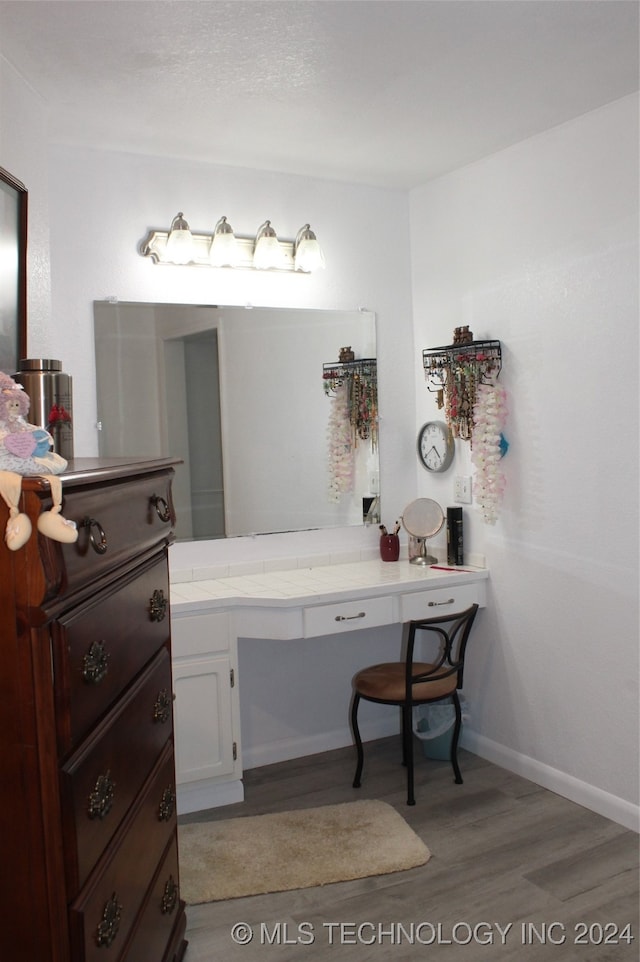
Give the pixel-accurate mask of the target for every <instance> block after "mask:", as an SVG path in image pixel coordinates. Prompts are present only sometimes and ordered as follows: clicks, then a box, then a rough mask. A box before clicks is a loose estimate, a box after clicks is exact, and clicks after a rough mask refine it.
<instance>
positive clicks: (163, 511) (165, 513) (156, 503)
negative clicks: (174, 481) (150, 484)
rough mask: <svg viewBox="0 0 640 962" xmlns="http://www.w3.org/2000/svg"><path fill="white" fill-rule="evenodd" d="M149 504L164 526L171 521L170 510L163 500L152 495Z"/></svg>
mask: <svg viewBox="0 0 640 962" xmlns="http://www.w3.org/2000/svg"><path fill="white" fill-rule="evenodd" d="M151 504H152V505H153V507H154V508H155V509H156V514H157V515H158V517H159V518H160V520H161V521H164V522H165V524H167V523H168V522H169V521H171V510H170V508H169V505H168V504H167V502H166V501H165V500H164V498H161V497H159V496H158V495H157V494H152V495H151Z"/></svg>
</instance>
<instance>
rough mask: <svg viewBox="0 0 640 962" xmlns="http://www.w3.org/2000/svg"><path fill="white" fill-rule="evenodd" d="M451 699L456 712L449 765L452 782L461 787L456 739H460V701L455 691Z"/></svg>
mask: <svg viewBox="0 0 640 962" xmlns="http://www.w3.org/2000/svg"><path fill="white" fill-rule="evenodd" d="M451 698H452V701H453V706H454V708H455V712H456V720H455V724H454V726H453V737H452V738H451V764H452V766H453V774H454V775H455V778H454V781H455V783H456V785H462V775H461V773H460V766H459V765H458V739H459V738H460V729H461V728H462V710H461V708H460V699H459V698H458V692H457V691H454V692H453V694H452V696H451Z"/></svg>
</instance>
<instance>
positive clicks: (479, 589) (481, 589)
mask: <svg viewBox="0 0 640 962" xmlns="http://www.w3.org/2000/svg"><path fill="white" fill-rule="evenodd" d="M485 594H486V593H485V583H484V581H477V582H475V584H472V585H451V586H449V587H448V586H447V585H443V586H442V587H440V588H430V589H429V591H414V592H412V593H411V594H406V595H402V596H401V597H400V620H401V621H403V622H404V621H418V620H419V619H420V618H431V617H433V616H435V615H446V614H447V613H448V612H456V611H464V610H465V609H466V608H469V607H470V606H471V605H472V604H474V603H475V604H478V605H480V607H481V608H483V607H484V606H485V604H486V601H485Z"/></svg>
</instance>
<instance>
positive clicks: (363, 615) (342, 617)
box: [335, 611, 367, 621]
mask: <svg viewBox="0 0 640 962" xmlns="http://www.w3.org/2000/svg"><path fill="white" fill-rule="evenodd" d="M366 617H367V614H366V612H365V611H359V612H358V614H357V615H336V618H335V620H336V621H354V619H356V618H366Z"/></svg>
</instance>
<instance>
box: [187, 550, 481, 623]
mask: <svg viewBox="0 0 640 962" xmlns="http://www.w3.org/2000/svg"><path fill="white" fill-rule="evenodd" d="M488 577H489V571H488V569H486V568H474V567H472V566H470V565H465V566H464V567H463V568H460V569H449V568H446V569H445V570H443V569H442V568H440V569H438V568H437V567H423V566H421V565H413V564H410V563H409V562H408V561H404V560H400V561H394V562H384V561H380V560H375V561H357V562H350V563H342V564H326V565H318V566H311V567H307V568H293V569H291V570H283V571H263V572H256V573H253V574H242V575H235V576H232V577H222V578H210V579H204V580H191V581H177V582H174V583H172V584H171V608H172V611H174V612H176V613H177V612H180V611H187V610H189V609H190V610H194V609H202V608H207V609H209V608H236V607H245V606H262V607H269V608H272V607H274V608H294V607H300V606H301V605H308V604H328V603H330V602H333V601H341V600H343V599H344V598H345V595H348V596H349V598H352V599H357V598H367V597H371V595H372V594H373V595H395V594H400V593H404V592H413V591H424V590H425V589H426V588H441V587H444V586H445V585H448V584H450V585H464V584H471V583H473V582H477V581H483V580H485V579H487V578H488Z"/></svg>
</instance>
